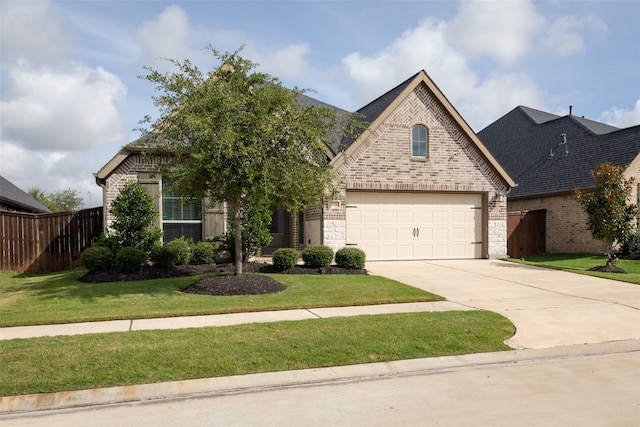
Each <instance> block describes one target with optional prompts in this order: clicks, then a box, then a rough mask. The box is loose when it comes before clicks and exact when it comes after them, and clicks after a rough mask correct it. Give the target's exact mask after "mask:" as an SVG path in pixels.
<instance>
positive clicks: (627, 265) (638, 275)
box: [508, 254, 640, 285]
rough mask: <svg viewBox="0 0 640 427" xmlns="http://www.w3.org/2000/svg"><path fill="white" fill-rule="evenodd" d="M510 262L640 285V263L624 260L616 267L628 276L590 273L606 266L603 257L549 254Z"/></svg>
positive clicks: (619, 261)
mask: <svg viewBox="0 0 640 427" xmlns="http://www.w3.org/2000/svg"><path fill="white" fill-rule="evenodd" d="M508 261H512V262H517V263H521V264H529V265H536V266H538V267H546V268H555V269H558V270H564V271H569V272H572V273H580V274H587V275H589V276H596V277H602V278H605V279H611V280H619V281H621V282H629V283H634V284H636V285H639V284H640V261H632V260H624V259H620V260H617V261H616V264H615V265H617V266H618V267H620V268H622V269H623V270H625V271H626V272H627V274H622V273H602V272H598V271H589V269H590V268H592V267H598V266H602V265H605V264H606V261H605V258H604V256H603V255H593V254H548V255H538V256H532V257H527V258H525V259H515V258H511V259H509V260H508Z"/></svg>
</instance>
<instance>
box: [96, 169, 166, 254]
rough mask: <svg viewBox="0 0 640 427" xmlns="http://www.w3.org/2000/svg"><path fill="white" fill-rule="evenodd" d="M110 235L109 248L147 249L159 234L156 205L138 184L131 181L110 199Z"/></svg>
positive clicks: (151, 246) (114, 249)
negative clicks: (111, 200) (111, 219)
mask: <svg viewBox="0 0 640 427" xmlns="http://www.w3.org/2000/svg"><path fill="white" fill-rule="evenodd" d="M110 212H111V214H112V215H113V216H114V217H115V219H114V221H113V222H112V223H111V226H110V228H111V230H112V234H111V235H110V236H109V238H108V239H110V240H111V242H109V243H108V245H109V246H111V250H113V251H114V252H118V251H119V250H120V248H127V247H132V248H140V249H142V250H143V251H145V252H146V253H149V252H151V249H153V247H154V246H156V245H157V244H158V241H159V240H160V238H161V237H162V230H160V229H159V228H158V227H157V226H156V218H157V217H158V207H157V206H156V204H155V202H154V200H153V197H151V195H150V194H149V193H147V191H146V190H145V189H144V188H143V187H142V185H141V184H139V183H137V182H135V181H132V182H128V183H126V184H125V185H124V187H123V188H122V189H121V190H120V194H118V196H117V197H116V198H115V199H114V200H113V202H111V211H110Z"/></svg>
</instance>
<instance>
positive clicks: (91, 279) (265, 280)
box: [78, 262, 367, 295]
mask: <svg viewBox="0 0 640 427" xmlns="http://www.w3.org/2000/svg"><path fill="white" fill-rule="evenodd" d="M242 270H243V273H277V271H275V269H274V268H273V266H272V265H271V264H267V263H258V262H249V263H245V264H243V265H242ZM234 271H235V266H234V265H233V264H204V265H179V266H176V267H174V268H162V267H155V266H147V267H145V268H144V269H143V270H142V271H139V272H136V273H120V272H118V271H117V270H115V269H109V270H98V271H89V272H87V273H86V274H85V275H84V276H82V277H80V278H79V279H78V280H79V281H80V282H84V283H103V282H126V281H132V280H148V279H165V278H170V277H185V276H197V275H200V274H206V273H222V272H229V273H233V272H234ZM285 274H367V271H366V270H364V269H363V270H360V269H347V268H341V267H337V266H329V267H325V268H323V269H318V268H309V267H305V266H303V265H297V266H295V267H293V268H291V269H290V270H288V271H287V272H285ZM284 289H286V286H285V285H283V284H282V283H280V282H278V281H277V280H274V279H272V278H271V277H268V276H263V275H260V274H242V275H241V276H235V275H233V274H230V275H219V276H212V277H207V278H204V279H202V280H199V281H197V282H195V283H193V284H191V285H190V286H188V287H186V288H185V289H183V290H182V291H183V292H186V293H190V294H200V295H255V294H266V293H276V292H280V291H283V290H284Z"/></svg>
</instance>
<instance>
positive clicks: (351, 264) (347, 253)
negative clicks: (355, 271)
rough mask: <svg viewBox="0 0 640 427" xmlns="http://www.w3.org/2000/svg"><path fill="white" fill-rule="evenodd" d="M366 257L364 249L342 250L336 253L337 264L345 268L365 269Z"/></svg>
mask: <svg viewBox="0 0 640 427" xmlns="http://www.w3.org/2000/svg"><path fill="white" fill-rule="evenodd" d="M365 260H366V255H365V253H364V251H363V250H362V249H358V248H342V249H338V251H337V252H336V264H337V265H338V267H344V268H360V269H362V268H364V262H365Z"/></svg>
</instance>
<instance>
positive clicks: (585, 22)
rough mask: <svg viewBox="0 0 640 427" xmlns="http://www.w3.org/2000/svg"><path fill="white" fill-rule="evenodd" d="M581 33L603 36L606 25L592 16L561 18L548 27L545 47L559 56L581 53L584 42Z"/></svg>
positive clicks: (583, 49) (583, 48)
mask: <svg viewBox="0 0 640 427" xmlns="http://www.w3.org/2000/svg"><path fill="white" fill-rule="evenodd" d="M581 31H585V32H589V33H591V34H604V33H606V32H607V25H606V24H605V23H604V22H603V21H602V20H600V19H598V18H596V17H593V16H585V17H576V16H561V17H559V18H557V19H555V20H554V21H553V22H552V23H551V25H549V28H548V30H547V39H546V41H545V46H546V47H547V48H548V49H549V50H551V51H552V52H554V53H555V54H557V55H559V56H569V55H573V54H580V53H583V52H584V51H585V41H584V36H583V35H582V34H581Z"/></svg>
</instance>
